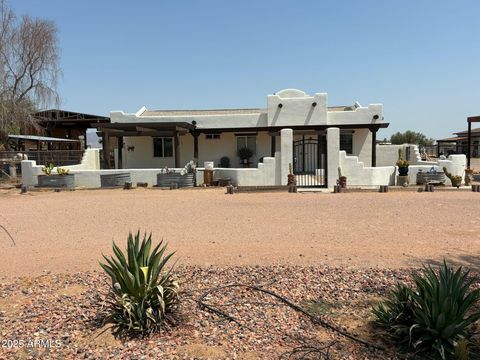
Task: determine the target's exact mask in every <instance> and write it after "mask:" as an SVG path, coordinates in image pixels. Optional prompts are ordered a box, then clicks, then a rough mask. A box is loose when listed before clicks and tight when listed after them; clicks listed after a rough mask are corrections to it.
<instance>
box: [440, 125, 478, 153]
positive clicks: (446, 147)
mask: <svg viewBox="0 0 480 360" xmlns="http://www.w3.org/2000/svg"><path fill="white" fill-rule="evenodd" d="M453 135H456V136H453V137H449V138H445V139H438V140H437V151H438V153H439V154H444V155H449V154H467V147H468V144H467V143H468V138H467V135H468V131H467V130H465V131H459V132H456V133H453ZM472 157H480V128H478V129H472Z"/></svg>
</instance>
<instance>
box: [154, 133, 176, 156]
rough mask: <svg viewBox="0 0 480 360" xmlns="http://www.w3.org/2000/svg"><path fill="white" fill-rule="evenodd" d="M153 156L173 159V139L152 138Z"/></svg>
mask: <svg viewBox="0 0 480 360" xmlns="http://www.w3.org/2000/svg"><path fill="white" fill-rule="evenodd" d="M153 156H154V157H173V138H171V137H156V138H153Z"/></svg>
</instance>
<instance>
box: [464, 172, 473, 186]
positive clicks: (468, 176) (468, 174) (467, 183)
mask: <svg viewBox="0 0 480 360" xmlns="http://www.w3.org/2000/svg"><path fill="white" fill-rule="evenodd" d="M472 181H473V169H470V168H467V169H465V186H470V185H471V184H472Z"/></svg>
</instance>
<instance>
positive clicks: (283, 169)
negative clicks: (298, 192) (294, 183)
mask: <svg viewBox="0 0 480 360" xmlns="http://www.w3.org/2000/svg"><path fill="white" fill-rule="evenodd" d="M280 151H281V153H280V181H281V184H282V185H287V180H288V174H289V172H290V171H289V165H290V164H291V165H292V167H293V130H292V129H282V130H280Z"/></svg>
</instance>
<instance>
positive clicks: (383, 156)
mask: <svg viewBox="0 0 480 360" xmlns="http://www.w3.org/2000/svg"><path fill="white" fill-rule="evenodd" d="M408 148H409V149H410V157H409V158H408V159H407V160H408V161H409V163H410V165H435V164H437V162H436V161H423V160H422V158H421V156H420V151H419V149H418V146H417V145H412V144H402V145H377V166H390V165H395V164H396V162H397V160H398V150H399V149H401V150H402V151H403V157H404V158H406V154H407V149H408Z"/></svg>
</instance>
